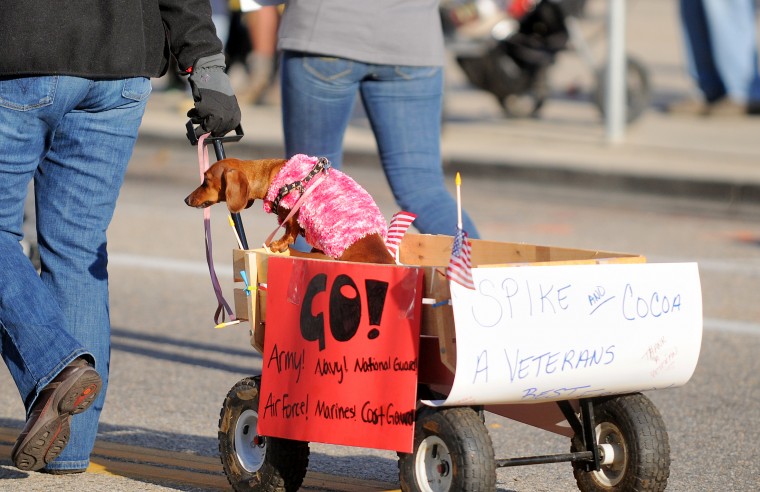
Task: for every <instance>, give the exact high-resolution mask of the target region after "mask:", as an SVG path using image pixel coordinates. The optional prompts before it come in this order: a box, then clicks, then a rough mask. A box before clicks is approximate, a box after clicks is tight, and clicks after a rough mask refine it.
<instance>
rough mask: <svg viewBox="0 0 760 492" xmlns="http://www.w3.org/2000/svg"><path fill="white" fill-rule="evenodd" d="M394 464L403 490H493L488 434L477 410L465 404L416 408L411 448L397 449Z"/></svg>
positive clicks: (492, 454)
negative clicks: (441, 407)
mask: <svg viewBox="0 0 760 492" xmlns="http://www.w3.org/2000/svg"><path fill="white" fill-rule="evenodd" d="M430 446H432V447H430ZM431 455H432V456H431ZM433 457H437V459H436V460H432V458H433ZM398 466H399V478H400V481H401V490H403V491H404V492H476V491H488V492H493V491H494V490H496V462H495V461H494V451H493V444H492V443H491V436H490V435H489V434H488V429H486V427H485V425H484V424H483V421H482V419H481V416H480V415H479V414H478V412H476V411H475V410H473V409H472V408H469V407H451V408H443V409H434V408H429V407H424V408H422V409H420V410H419V411H418V412H417V418H416V422H415V430H414V450H413V452H412V453H399V464H398ZM429 471H434V473H436V474H437V475H435V476H434V475H432V474H429V473H428V472H429Z"/></svg>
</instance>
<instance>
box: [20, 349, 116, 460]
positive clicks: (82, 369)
mask: <svg viewBox="0 0 760 492" xmlns="http://www.w3.org/2000/svg"><path fill="white" fill-rule="evenodd" d="M102 385H103V382H102V381H101V379H100V376H99V375H98V373H97V371H95V369H93V367H92V366H91V365H90V364H89V363H87V361H86V360H84V359H81V358H80V359H76V360H75V361H74V362H72V363H71V364H69V365H68V366H66V367H65V368H64V369H63V370H62V371H61V372H60V373H59V374H58V375H57V376H56V377H55V378H54V379H53V380H52V381H51V382H50V384H48V385H47V386H45V389H43V390H42V392H40V395H39V396H38V397H37V401H36V402H35V404H34V407H33V408H32V412H31V414H30V415H29V419H28V420H27V421H26V425H25V426H24V430H23V431H21V435H19V436H18V439H16V444H15V445H14V446H13V451H11V458H12V459H13V463H14V464H15V465H16V467H17V468H19V469H21V470H31V471H36V470H39V469H41V468H43V467H44V466H45V465H46V464H47V463H49V462H50V461H52V460H54V459H55V458H56V457H57V456H58V455H59V454H61V451H63V448H65V447H66V444H68V442H69V434H70V428H69V422H70V420H71V416H72V415H74V414H77V413H80V412H84V411H85V410H87V408H88V407H89V406H90V405H91V404H92V402H93V401H95V398H96V397H97V396H98V393H99V392H100V388H101V387H102Z"/></svg>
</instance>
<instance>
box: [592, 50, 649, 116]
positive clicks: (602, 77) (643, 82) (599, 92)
mask: <svg viewBox="0 0 760 492" xmlns="http://www.w3.org/2000/svg"><path fill="white" fill-rule="evenodd" d="M625 80H626V84H625V85H626V89H625V90H626V93H625V102H626V122H627V123H633V122H634V121H636V120H637V119H638V118H639V117H640V116H641V115H642V114H643V113H644V111H645V110H646V109H647V107H648V106H649V103H650V101H651V99H652V90H651V87H650V84H649V73H648V71H647V69H646V67H644V65H643V64H642V63H641V62H640V61H638V60H636V59H635V58H632V57H630V56H629V57H628V58H626V67H625ZM606 83H607V67H606V66H605V67H603V68H601V69H600V70H598V71H597V73H596V87H594V91H593V99H594V103H595V104H596V106H597V108H598V109H599V112H600V113H601V114H602V116H604V115H606V114H607V107H606V105H607V100H606Z"/></svg>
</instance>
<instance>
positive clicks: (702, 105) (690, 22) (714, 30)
mask: <svg viewBox="0 0 760 492" xmlns="http://www.w3.org/2000/svg"><path fill="white" fill-rule="evenodd" d="M755 13H756V12H755V2H754V0H680V14H681V23H682V27H683V33H684V42H685V47H686V62H687V67H688V70H689V74H690V75H691V77H692V78H693V79H694V81H695V83H696V84H697V87H698V88H699V91H700V93H701V94H700V95H701V99H700V100H693V99H687V100H684V101H680V102H676V103H675V104H673V105H671V106H670V107H669V108H668V110H669V112H671V113H673V114H694V115H703V116H737V115H746V114H760V75H759V74H758V62H757V36H756V32H755V31H756V27H755V22H756V17H755Z"/></svg>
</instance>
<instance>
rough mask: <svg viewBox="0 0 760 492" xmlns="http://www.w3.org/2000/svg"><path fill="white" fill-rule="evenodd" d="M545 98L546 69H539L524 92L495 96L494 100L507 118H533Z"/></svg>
mask: <svg viewBox="0 0 760 492" xmlns="http://www.w3.org/2000/svg"><path fill="white" fill-rule="evenodd" d="M547 97H549V85H548V82H547V76H546V69H540V70H538V71H537V72H536V73H535V76H534V79H533V84H532V85H531V86H530V87H528V88H527V89H526V90H524V91H522V92H519V93H515V94H508V95H506V96H502V97H499V96H497V97H496V99H497V100H498V101H499V105H501V108H502V109H503V110H504V115H505V116H507V117H508V118H535V117H537V116H538V113H539V111H540V110H541V107H542V106H543V105H544V102H545V101H546V98H547Z"/></svg>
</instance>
